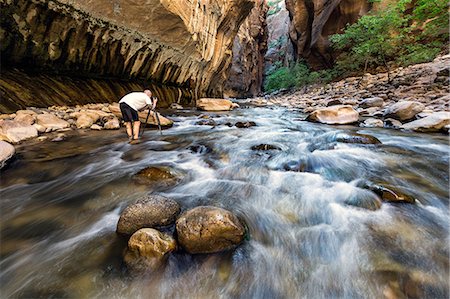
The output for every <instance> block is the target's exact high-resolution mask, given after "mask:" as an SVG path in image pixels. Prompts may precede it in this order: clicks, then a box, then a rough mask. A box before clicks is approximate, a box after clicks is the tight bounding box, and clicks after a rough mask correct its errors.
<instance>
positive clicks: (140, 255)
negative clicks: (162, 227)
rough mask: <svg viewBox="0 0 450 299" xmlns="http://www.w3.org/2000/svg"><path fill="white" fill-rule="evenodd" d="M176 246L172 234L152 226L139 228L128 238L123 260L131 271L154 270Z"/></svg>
mask: <svg viewBox="0 0 450 299" xmlns="http://www.w3.org/2000/svg"><path fill="white" fill-rule="evenodd" d="M176 248H177V243H176V241H175V239H174V238H173V237H172V236H170V235H168V234H165V233H162V232H160V231H157V230H156V229H153V228H141V229H140V230H138V231H136V232H135V233H134V234H133V235H132V236H131V237H130V239H129V240H128V248H127V250H126V252H125V255H124V261H125V263H126V265H127V267H128V268H129V269H130V270H132V271H139V272H142V271H146V270H156V269H157V268H158V267H159V266H160V265H161V264H162V263H163V262H164V260H165V258H166V257H167V254H168V253H170V252H172V251H174V250H176Z"/></svg>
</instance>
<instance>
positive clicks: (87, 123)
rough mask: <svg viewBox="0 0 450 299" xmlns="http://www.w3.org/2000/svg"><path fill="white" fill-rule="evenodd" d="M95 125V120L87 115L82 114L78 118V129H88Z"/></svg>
mask: <svg viewBox="0 0 450 299" xmlns="http://www.w3.org/2000/svg"><path fill="white" fill-rule="evenodd" d="M93 124H94V120H93V119H92V118H90V117H89V115H87V114H81V115H80V116H78V118H77V122H76V125H77V128H78V129H87V128H90V127H91V126H92V125H93Z"/></svg>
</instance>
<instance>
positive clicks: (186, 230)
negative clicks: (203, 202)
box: [176, 206, 245, 253]
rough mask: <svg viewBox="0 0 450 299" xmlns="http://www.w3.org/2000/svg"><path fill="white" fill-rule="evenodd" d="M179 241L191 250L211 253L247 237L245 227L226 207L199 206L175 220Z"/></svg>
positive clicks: (233, 244)
mask: <svg viewBox="0 0 450 299" xmlns="http://www.w3.org/2000/svg"><path fill="white" fill-rule="evenodd" d="M176 229H177V234H178V242H179V244H180V245H181V246H182V247H183V248H184V249H185V250H186V251H187V252H189V253H212V252H219V251H223V250H228V249H231V248H234V247H235V246H237V245H238V244H240V243H241V242H242V241H243V240H244V236H245V228H244V226H243V225H242V223H241V222H240V221H239V219H238V218H237V217H236V216H235V215H233V214H232V213H231V212H230V211H227V210H225V209H221V208H217V207H212V206H200V207H196V208H194V209H192V210H189V211H187V212H185V213H183V214H182V215H181V216H180V217H179V218H178V220H177V222H176Z"/></svg>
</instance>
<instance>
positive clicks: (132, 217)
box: [117, 194, 180, 235]
mask: <svg viewBox="0 0 450 299" xmlns="http://www.w3.org/2000/svg"><path fill="white" fill-rule="evenodd" d="M179 213H180V205H179V204H178V203H177V202H176V201H174V200H173V199H170V198H167V197H163V196H160V195H152V194H150V195H146V196H145V197H143V198H141V199H139V200H137V201H136V202H135V203H134V204H131V205H129V206H128V207H126V208H125V210H123V212H122V214H121V215H120V218H119V222H118V223H117V233H119V234H124V235H131V234H133V233H134V232H136V231H137V230H139V229H141V228H153V227H159V226H165V225H169V224H172V223H174V222H175V219H176V217H177V215H178V214H179Z"/></svg>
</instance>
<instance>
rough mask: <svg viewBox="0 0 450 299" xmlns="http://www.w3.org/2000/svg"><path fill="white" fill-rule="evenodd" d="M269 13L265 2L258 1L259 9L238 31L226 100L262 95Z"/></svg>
mask: <svg viewBox="0 0 450 299" xmlns="http://www.w3.org/2000/svg"><path fill="white" fill-rule="evenodd" d="M267 10H268V6H267V4H266V1H265V0H257V4H256V6H255V7H254V8H253V9H252V11H251V12H250V15H249V16H248V17H247V19H246V20H245V21H244V23H243V24H242V25H241V27H240V28H239V31H238V34H237V35H236V37H235V39H234V43H233V60H232V63H231V65H230V67H229V69H228V72H227V81H226V83H225V87H224V95H225V96H226V97H233V98H239V97H241V98H242V97H252V96H256V95H258V94H259V93H261V90H262V81H263V73H264V55H265V52H266V50H267V26H266V14H267Z"/></svg>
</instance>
